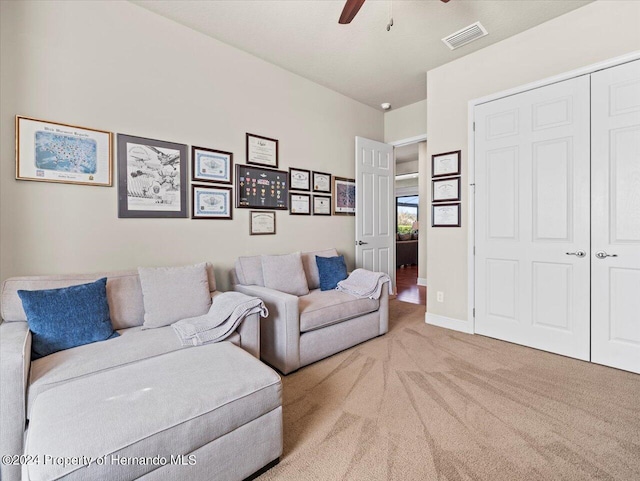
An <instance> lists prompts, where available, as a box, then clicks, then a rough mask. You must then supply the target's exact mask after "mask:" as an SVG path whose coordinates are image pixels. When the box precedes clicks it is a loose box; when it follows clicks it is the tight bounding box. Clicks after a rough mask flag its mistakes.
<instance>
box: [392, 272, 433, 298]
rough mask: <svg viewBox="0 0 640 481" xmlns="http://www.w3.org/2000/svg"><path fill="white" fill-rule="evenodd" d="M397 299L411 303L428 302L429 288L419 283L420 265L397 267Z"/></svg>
mask: <svg viewBox="0 0 640 481" xmlns="http://www.w3.org/2000/svg"><path fill="white" fill-rule="evenodd" d="M396 288H397V290H398V297H397V299H398V300H399V301H402V302H410V303H411V304H422V305H423V306H426V304H427V288H426V287H425V286H419V285H418V266H409V267H403V268H399V269H396Z"/></svg>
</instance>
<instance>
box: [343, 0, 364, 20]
mask: <svg viewBox="0 0 640 481" xmlns="http://www.w3.org/2000/svg"><path fill="white" fill-rule="evenodd" d="M363 3H364V0H347V3H345V4H344V8H343V9H342V14H341V15H340V20H338V23H341V24H342V25H344V24H347V23H351V20H353V17H355V16H356V14H357V13H358V11H359V10H360V7H362V4H363Z"/></svg>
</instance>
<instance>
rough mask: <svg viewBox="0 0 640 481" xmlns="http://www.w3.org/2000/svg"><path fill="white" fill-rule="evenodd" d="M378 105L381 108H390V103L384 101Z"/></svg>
mask: <svg viewBox="0 0 640 481" xmlns="http://www.w3.org/2000/svg"><path fill="white" fill-rule="evenodd" d="M380 107H382V110H389V109H390V108H391V104H390V103H389V102H385V103H382V104H380Z"/></svg>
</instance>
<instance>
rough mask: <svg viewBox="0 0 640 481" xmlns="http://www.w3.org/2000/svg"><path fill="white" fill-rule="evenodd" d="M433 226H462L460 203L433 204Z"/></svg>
mask: <svg viewBox="0 0 640 481" xmlns="http://www.w3.org/2000/svg"><path fill="white" fill-rule="evenodd" d="M431 227H460V203H450V204H432V206H431Z"/></svg>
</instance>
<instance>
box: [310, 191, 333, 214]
mask: <svg viewBox="0 0 640 481" xmlns="http://www.w3.org/2000/svg"><path fill="white" fill-rule="evenodd" d="M313 215H331V196H330V195H314V196H313Z"/></svg>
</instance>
